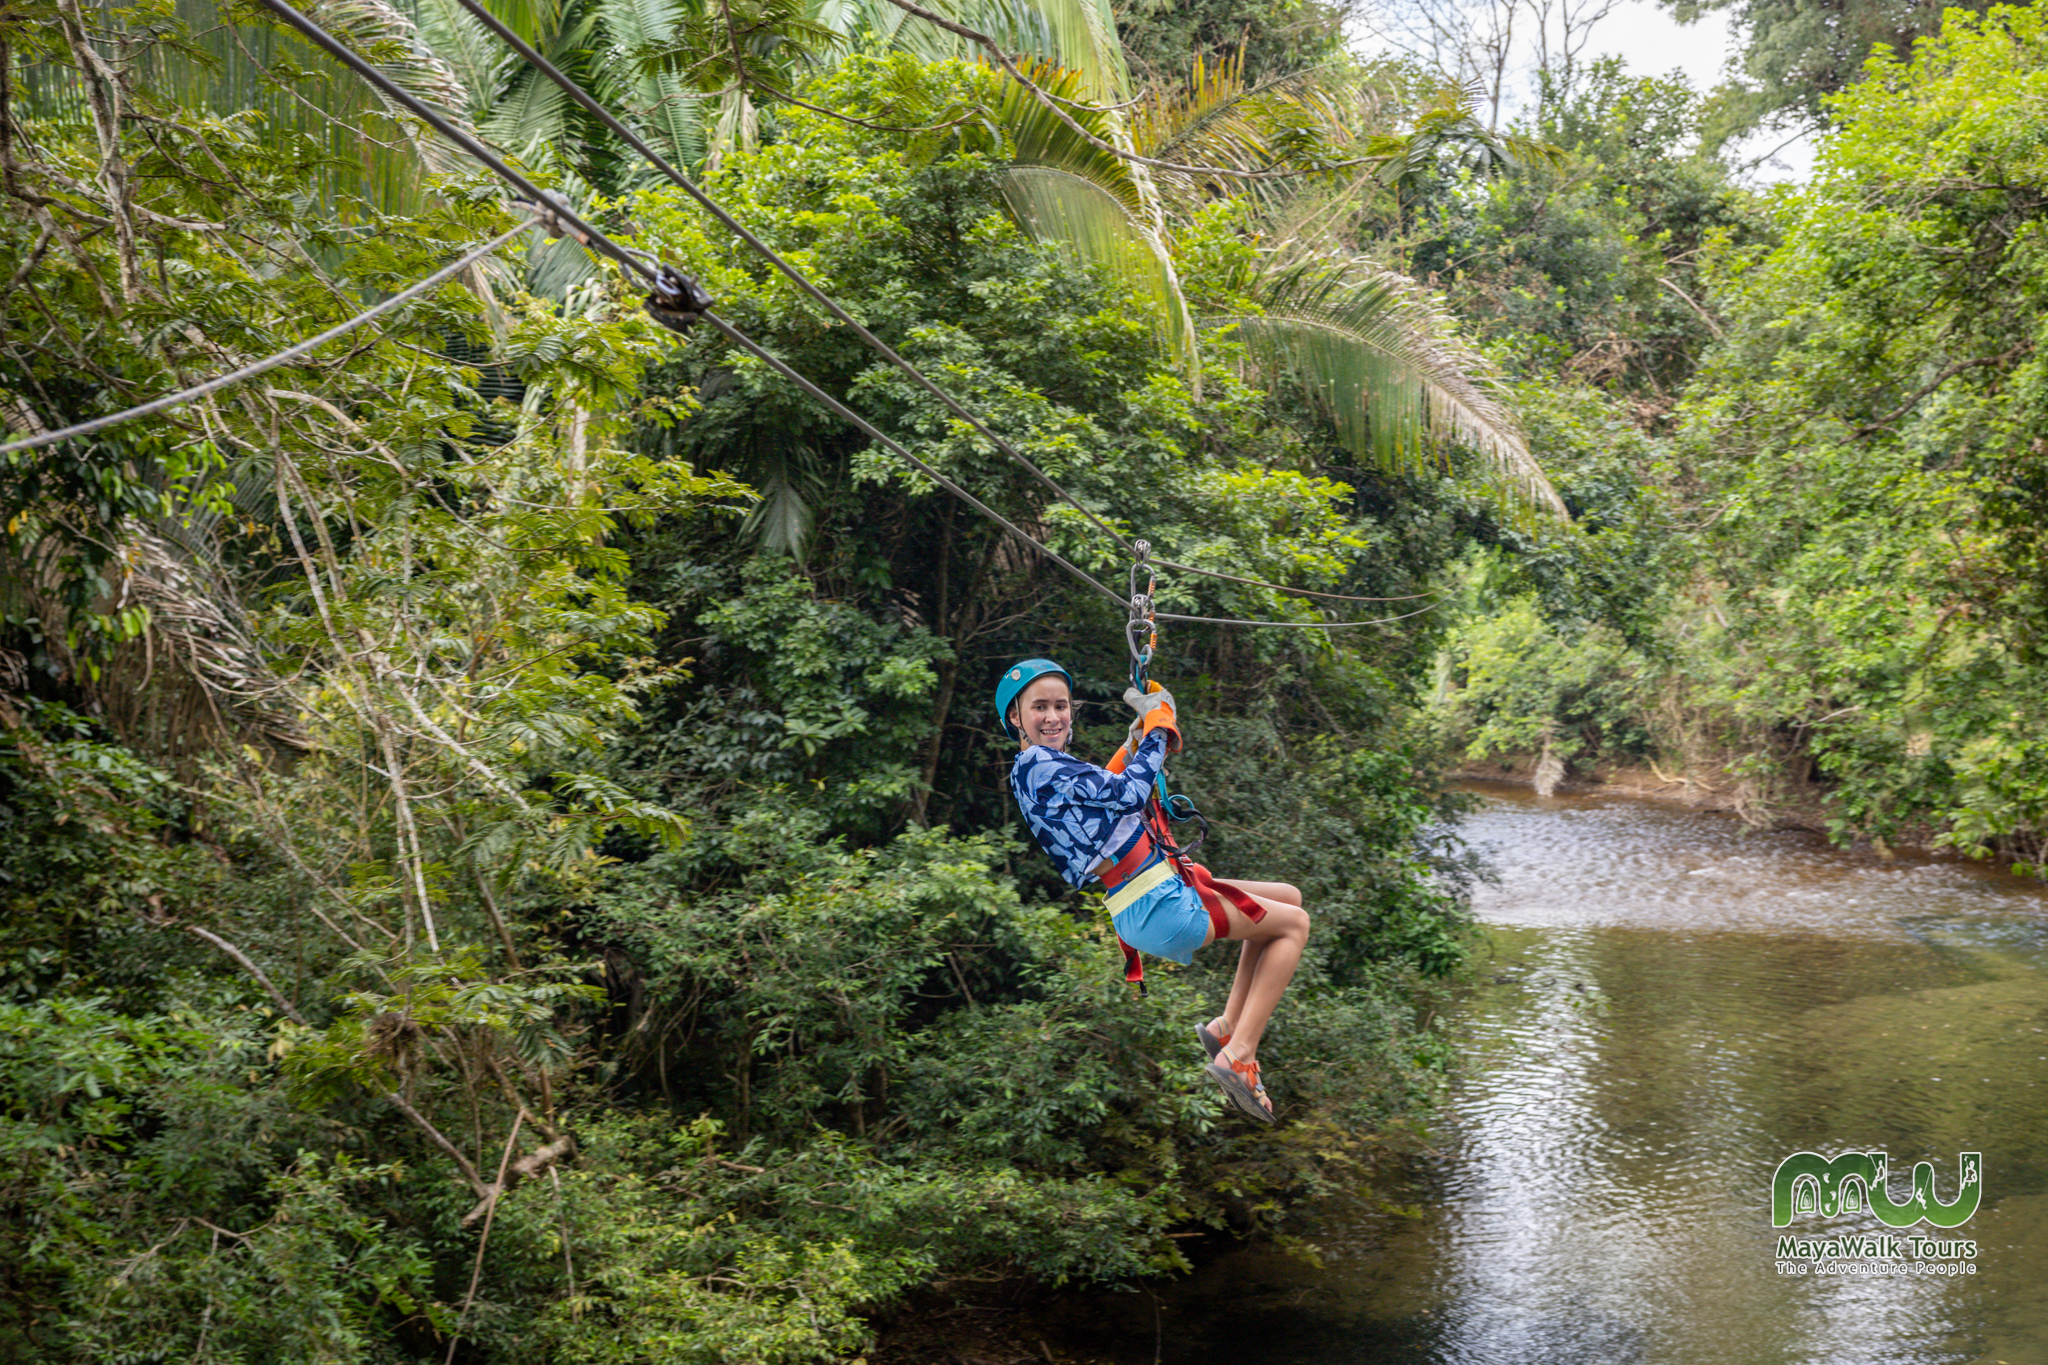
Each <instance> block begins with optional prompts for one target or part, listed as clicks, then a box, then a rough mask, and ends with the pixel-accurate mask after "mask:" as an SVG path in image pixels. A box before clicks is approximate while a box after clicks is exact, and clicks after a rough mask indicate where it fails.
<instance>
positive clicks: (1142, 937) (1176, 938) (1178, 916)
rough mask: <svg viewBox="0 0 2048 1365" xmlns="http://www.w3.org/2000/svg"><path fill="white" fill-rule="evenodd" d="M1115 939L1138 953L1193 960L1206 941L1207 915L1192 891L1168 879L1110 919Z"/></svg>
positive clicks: (1178, 879) (1182, 961)
mask: <svg viewBox="0 0 2048 1365" xmlns="http://www.w3.org/2000/svg"><path fill="white" fill-rule="evenodd" d="M1109 922H1110V923H1111V924H1113V925H1115V926H1116V934H1117V937H1118V938H1120V939H1122V940H1123V941H1124V942H1126V943H1128V944H1130V945H1131V946H1132V947H1133V948H1136V949H1137V950H1138V951H1139V952H1141V953H1150V954H1151V955H1152V956H1154V957H1163V958H1166V959H1167V960H1168V961H1171V962H1178V963H1180V964H1181V965H1182V966H1183V967H1185V966H1186V965H1187V964H1188V963H1190V962H1193V961H1194V960H1195V949H1197V948H1199V947H1201V946H1202V944H1203V943H1204V942H1205V941H1206V940H1207V939H1208V937H1209V912H1208V911H1207V910H1205V909H1204V908H1203V907H1202V898H1201V897H1200V896H1198V895H1196V894H1195V888H1193V887H1192V886H1189V885H1188V884H1187V883H1186V882H1184V881H1182V880H1181V879H1180V878H1179V877H1171V878H1168V879H1167V880H1166V881H1164V882H1161V883H1160V884H1159V885H1158V886H1155V887H1153V888H1152V889H1151V890H1150V891H1147V892H1146V893H1145V894H1144V895H1142V896H1140V897H1138V899H1137V900H1135V901H1133V902H1131V904H1129V905H1126V906H1125V907H1124V908H1123V909H1121V910H1119V911H1117V912H1116V914H1115V915H1113V916H1111V917H1110V921H1109Z"/></svg>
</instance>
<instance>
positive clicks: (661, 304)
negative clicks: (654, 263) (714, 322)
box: [646, 261, 712, 336]
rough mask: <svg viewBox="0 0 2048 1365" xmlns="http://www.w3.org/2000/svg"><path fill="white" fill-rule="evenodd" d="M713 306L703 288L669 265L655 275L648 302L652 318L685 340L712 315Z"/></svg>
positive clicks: (661, 267)
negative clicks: (692, 329)
mask: <svg viewBox="0 0 2048 1365" xmlns="http://www.w3.org/2000/svg"><path fill="white" fill-rule="evenodd" d="M711 302H712V300H711V295H710V294H708V293H706V292H705V290H704V286H703V285H701V284H698V283H697V282H696V281H695V280H693V279H691V278H690V277H689V276H688V275H685V274H684V273H683V272H682V271H680V270H678V269H676V268H675V267H674V266H672V265H670V264H668V263H667V262H666V261H664V262H662V264H661V266H660V268H659V269H657V270H656V271H655V272H654V288H653V290H652V291H651V292H650V293H649V294H648V295H647V299H646V305H647V312H648V314H649V316H651V317H652V318H653V319H654V320H655V321H656V322H658V323H660V324H661V325H662V326H664V327H666V328H668V329H669V330H670V331H671V332H679V333H681V334H682V335H684V336H688V335H689V334H690V329H691V328H692V327H695V326H696V325H697V324H698V323H700V322H702V321H703V320H704V315H705V314H706V313H708V312H710V311H711Z"/></svg>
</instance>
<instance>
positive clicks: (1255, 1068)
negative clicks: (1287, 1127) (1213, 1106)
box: [1205, 1056, 1273, 1123]
mask: <svg viewBox="0 0 2048 1365" xmlns="http://www.w3.org/2000/svg"><path fill="white" fill-rule="evenodd" d="M1205 1070H1207V1071H1208V1073H1209V1079H1210V1080H1213V1081H1215V1082H1216V1084H1218V1085H1220V1086H1222V1087H1223V1094H1224V1096H1225V1097H1226V1098H1228V1099H1229V1101H1230V1102H1231V1103H1232V1104H1234V1105H1236V1106H1237V1107H1238V1108H1239V1109H1242V1110H1244V1112H1245V1113H1247V1114H1249V1115H1251V1116H1252V1117H1253V1118H1255V1119H1257V1120H1258V1121H1259V1122H1261V1123H1271V1122H1272V1121H1273V1111H1272V1110H1271V1109H1268V1108H1267V1107H1266V1106H1265V1105H1264V1104H1263V1103H1262V1102H1261V1101H1263V1100H1264V1098H1265V1095H1266V1087H1265V1086H1263V1085H1261V1084H1260V1083H1259V1064H1258V1063H1257V1062H1240V1061H1238V1060H1237V1059H1236V1058H1234V1057H1227V1056H1219V1057H1217V1058H1216V1060H1215V1061H1213V1062H1211V1063H1209V1065H1208V1066H1207V1067H1206V1068H1205Z"/></svg>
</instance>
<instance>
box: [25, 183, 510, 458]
mask: <svg viewBox="0 0 2048 1365" xmlns="http://www.w3.org/2000/svg"><path fill="white" fill-rule="evenodd" d="M532 226H533V224H531V223H521V224H520V225H519V226H518V227H515V228H512V229H510V230H508V231H505V232H501V233H499V234H498V235H497V236H496V237H493V238H491V240H490V241H488V242H485V243H484V244H483V245H482V246H480V247H477V248H476V249H475V250H474V251H471V252H470V253H469V254H468V255H466V256H464V257H462V258H461V259H460V260H457V261H455V262H454V263H452V264H450V265H446V266H443V267H442V268H441V269H439V270H437V271H435V272H434V273H433V274H431V275H429V276H427V278H425V279H423V280H421V281H420V282H419V283H418V284H416V285H413V286H412V287H411V288H409V289H407V290H405V291H404V292H403V293H399V294H393V295H392V296H391V297H390V298H388V299H386V300H384V301H383V302H382V303H380V304H377V305H376V306H375V307H373V308H366V309H364V310H363V311H362V312H360V313H358V314H356V315H355V316H354V317H352V318H350V319H349V320H348V321H346V322H343V323H339V324H337V325H336V326H333V327H330V328H328V329H327V330H326V331H324V332H322V333H321V334H320V335H319V336H316V337H308V338H307V339H306V340H304V341H301V342H300V343H298V344H297V345H296V346H291V347H287V348H286V349H284V350H282V351H279V352H278V353H277V354H275V355H269V356H265V357H264V358H263V359H261V360H258V361H254V362H252V363H250V364H247V365H244V366H243V367H242V368H241V369H239V370H236V371H234V372H233V373H231V374H223V375H217V376H215V377H214V378H212V379H209V380H207V381H206V382H205V383H203V384H194V385H193V386H192V387H191V388H189V389H180V390H178V391H177V392H176V393H167V394H165V395H164V396H163V397H161V398H152V399H151V400H150V401H149V402H147V403H143V404H140V405H138V406H136V407H132V408H128V409H126V410H125V411H122V412H114V413H109V414H107V415H106V416H104V417H95V418H93V419H91V420H90V421H86V422H78V423H75V424H73V425H71V426H68V427H65V428H64V429H63V430H61V431H45V432H42V433H40V434H38V435H35V436H24V437H22V438H21V439H20V440H16V441H9V442H8V443H7V444H6V445H0V455H11V454H13V453H14V452H15V451H17V450H34V449H36V448H37V447H39V446H47V445H55V444H56V443H57V442H59V441H68V440H70V439H72V438H73V437H75V436H90V435H92V434H93V433H95V432H100V431H105V430H106V429H107V428H108V427H114V426H119V425H121V424H122V423H123V422H132V421H134V420H136V419H137V418H139V417H152V416H155V415H156V414H157V413H159V412H164V411H166V410H167V409H170V408H175V407H179V406H181V405H183V404H185V403H190V402H193V401H195V400H197V399H200V398H204V397H206V396H207V395H208V394H211V393H218V392H219V391H220V390H222V389H225V388H227V387H229V386H230V385H233V384H239V383H241V382H242V381H243V380H245V379H254V378H255V377H256V376H257V375H260V374H267V373H269V372H270V371H271V370H274V369H276V368H277V367H278V366H280V365H289V364H290V363H291V362H292V361H294V360H297V359H298V358H299V357H301V356H303V355H306V354H308V353H310V352H312V351H317V350H319V349H320V348H321V347H322V346H325V345H326V344H327V343H328V342H330V341H332V340H334V339H335V338H336V337H342V336H347V335H348V334H349V333H350V332H353V331H354V330H355V329H356V328H358V327H360V326H362V325H363V324H364V323H366V322H373V321H375V320H376V319H377V318H380V317H382V316H383V315H384V314H386V313H388V312H390V311H391V310H393V309H394V308H399V307H402V306H403V305H405V304H408V303H410V302H412V301H413V300H414V299H416V298H418V297H419V296H420V295H422V294H424V293H426V292H427V291H428V290H430V289H434V288H436V287H438V286H440V285H443V284H446V283H447V282H448V281H449V280H451V279H454V278H455V277H456V276H457V275H459V274H461V273H462V272H463V271H465V270H467V269H469V267H470V266H472V265H475V264H476V263H477V262H478V261H480V260H482V259H483V258H484V257H486V256H488V255H490V254H491V253H492V252H493V251H496V250H497V249H498V248H499V247H501V246H503V245H505V243H507V242H509V241H511V240H512V239H513V238H514V237H516V236H518V235H519V234H520V233H522V232H524V231H526V229H528V228H529V227H532Z"/></svg>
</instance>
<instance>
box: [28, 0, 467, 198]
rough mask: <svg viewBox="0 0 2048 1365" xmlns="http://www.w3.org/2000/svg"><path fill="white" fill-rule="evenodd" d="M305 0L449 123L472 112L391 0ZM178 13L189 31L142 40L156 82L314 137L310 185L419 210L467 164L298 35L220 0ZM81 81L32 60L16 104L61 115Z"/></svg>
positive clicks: (171, 92)
mask: <svg viewBox="0 0 2048 1365" xmlns="http://www.w3.org/2000/svg"><path fill="white" fill-rule="evenodd" d="M304 8H305V10H306V12H307V13H308V15H309V16H310V17H312V18H313V19H314V20H315V21H316V22H318V23H319V24H320V25H321V26H323V27H324V28H326V29H327V30H328V31H330V32H332V33H334V34H335V35H336V36H337V37H339V38H341V39H342V40H343V41H345V42H347V43H348V44H349V45H350V46H352V47H354V48H355V49H357V50H358V51H360V52H362V53H364V54H366V55H367V56H368V57H369V58H370V60H371V61H372V62H373V64H375V65H376V66H377V68H378V69H379V70H380V71H382V72H383V73H384V74H385V75H386V76H388V77H389V78H390V79H391V80H392V81H393V82H394V83H395V84H397V85H399V86H400V87H402V88H403V89H405V90H407V91H408V92H410V93H411V94H413V95H415V96H417V97H418V98H420V99H421V100H423V101H424V102H426V103H428V104H430V105H433V106H434V107H436V108H437V109H439V110H442V111H444V112H445V113H447V114H448V116H449V117H450V118H451V119H453V120H454V121H455V122H457V123H461V124H465V125H466V124H467V123H468V121H469V112H470V107H471V98H470V92H469V89H468V87H467V86H466V85H465V84H464V82H463V81H462V79H461V78H460V77H459V76H458V75H457V73H456V71H455V69H454V68H453V67H452V66H451V65H450V64H449V63H448V62H446V61H443V60H442V59H441V58H440V57H438V56H436V55H435V53H434V52H433V51H432V50H431V49H430V48H429V47H428V45H427V44H426V42H425V41H423V39H422V37H421V35H420V33H419V31H418V29H417V28H416V27H415V25H414V24H413V22H412V20H411V19H410V18H408V17H407V16H406V15H405V14H404V13H403V12H401V11H400V10H399V9H397V8H395V7H394V6H393V5H392V4H390V3H387V2H386V0H318V2H317V3H309V4H307V5H305V7H304ZM125 13H126V12H125V11H115V12H109V15H108V21H109V22H114V23H121V22H126V21H125V20H124V19H123V18H122V15H123V14H125ZM174 13H175V16H176V18H177V19H178V21H179V22H180V23H182V24H183V25H184V26H185V29H186V41H185V42H184V43H152V44H149V45H148V47H147V48H146V50H145V55H144V58H143V60H144V62H145V63H146V64H147V71H146V75H147V78H148V80H149V82H150V84H151V86H152V87H153V89H154V90H156V91H157V92H159V93H160V94H161V95H162V96H163V97H164V98H166V99H168V100H170V101H172V102H174V103H175V104H177V105H179V106H180V107H183V108H191V109H203V110H207V111H209V112H211V113H214V114H218V115H222V116H230V115H237V114H244V113H248V112H251V111H254V112H256V113H258V114H259V115H260V116H261V117H262V119H263V125H264V129H265V136H267V137H271V138H291V139H297V140H302V141H304V142H306V143H310V144H311V145H312V147H313V148H315V149H317V154H318V155H317V161H316V163H315V164H316V165H317V170H316V172H315V176H316V186H317V191H318V193H320V194H321V195H323V196H324V197H326V198H327V199H329V200H330V201H333V202H337V203H339V202H340V201H345V200H347V199H363V200H367V201H369V202H371V203H373V204H376V205H377V206H378V207H379V208H381V209H384V210H386V211H389V212H396V213H413V212H418V211H419V210H421V209H422V208H424V207H425V206H426V204H427V202H428V201H429V199H430V198H431V194H430V191H429V190H428V188H427V180H428V177H429V175H439V174H451V173H455V172H457V171H458V170H460V169H461V168H462V165H463V164H464V163H462V161H461V154H460V153H459V152H457V151H456V150H455V149H453V148H451V147H449V146H447V145H446V144H445V143H443V142H442V141H441V140H440V139H439V138H438V137H436V136H434V135H433V134H432V133H431V132H430V131H428V130H426V129H424V128H422V127H420V126H419V125H418V124H417V123H416V121H414V120H413V119H411V118H409V117H403V118H400V119H398V122H397V126H398V127H399V128H401V129H403V130H404V132H403V134H402V135H401V136H399V137H396V138H393V137H391V136H390V134H389V129H388V125H387V126H386V127H383V128H380V127H377V126H376V125H377V124H378V123H379V122H380V121H381V119H380V116H382V115H384V114H386V113H391V112H393V110H392V109H391V108H390V107H389V106H387V105H386V104H385V102H384V101H383V100H382V99H381V98H380V97H379V96H378V95H377V94H376V92H374V91H373V90H371V89H370V88H369V87H368V86H366V85H365V84H364V83H363V81H362V80H360V79H359V78H358V77H357V76H356V75H355V74H354V73H353V72H351V71H349V70H348V69H347V68H345V67H343V66H342V65H341V64H340V63H338V62H336V61H334V60H333V59H332V58H330V57H328V56H327V55H326V54H325V53H323V52H321V51H319V50H318V49H317V48H315V47H313V46H312V45H311V44H310V43H308V42H306V41H305V40H304V39H303V38H301V37H300V36H299V35H298V34H296V33H294V32H292V31H290V30H288V29H285V28H282V27H280V26H279V25H277V24H274V23H270V22H265V21H262V20H251V19H246V18H244V17H242V15H241V14H239V13H237V12H233V11H230V10H229V9H228V8H227V7H225V6H224V5H221V4H219V3H217V0H176V3H175V7H174ZM280 67H282V68H284V72H283V73H280V72H278V68H280ZM273 73H277V74H273ZM284 73H290V74H284ZM298 73H310V74H311V75H312V76H313V77H314V79H310V80H309V79H306V78H305V77H304V76H302V75H300V74H298ZM77 81H78V77H77V73H76V72H75V71H74V70H73V69H71V68H69V67H68V66H65V65H62V64H60V63H54V62H51V63H41V64H38V65H37V66H35V67H32V68H30V69H29V70H27V71H25V72H24V73H23V81H22V95H23V103H24V105H25V106H26V108H27V109H28V111H29V112H31V113H38V114H54V115H57V116H60V117H61V116H64V114H65V112H66V111H68V110H73V109H75V108H76V107H77V105H78V101H79V98H80V89H79V86H78V83H77ZM423 172H425V173H426V174H423Z"/></svg>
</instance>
